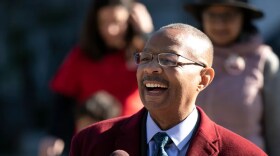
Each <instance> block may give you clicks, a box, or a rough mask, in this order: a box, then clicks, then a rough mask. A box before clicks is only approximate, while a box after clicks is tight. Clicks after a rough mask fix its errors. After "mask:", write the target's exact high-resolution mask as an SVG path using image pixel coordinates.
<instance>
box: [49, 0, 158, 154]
mask: <svg viewBox="0 0 280 156" xmlns="http://www.w3.org/2000/svg"><path fill="white" fill-rule="evenodd" d="M139 15H141V16H139ZM152 30H153V24H152V20H151V17H150V15H149V13H148V11H147V9H146V8H145V6H143V5H142V4H141V3H138V2H134V1H121V0H94V1H93V3H92V5H91V6H90V8H89V12H88V15H87V17H86V20H85V23H84V26H83V28H82V32H81V37H80V42H79V44H78V45H76V46H75V47H74V48H73V49H72V51H71V52H70V53H69V54H68V56H67V57H66V58H65V60H64V62H63V64H62V65H61V67H60V68H59V70H58V71H57V73H56V74H55V76H54V78H53V79H52V81H51V85H50V87H51V90H52V91H53V92H54V93H56V95H57V97H56V101H57V102H56V103H55V105H54V108H55V109H54V112H53V114H54V120H53V121H54V122H53V126H51V127H52V128H51V134H52V135H54V136H56V137H58V138H62V140H64V142H65V143H66V151H67V150H68V147H69V146H68V145H69V143H70V140H71V137H72V135H73V134H74V133H75V130H74V129H75V127H76V125H75V122H74V121H75V119H74V111H75V110H74V109H76V110H77V109H80V108H83V109H85V108H86V107H84V104H85V103H87V101H88V100H89V99H91V100H92V99H97V98H92V97H94V96H95V94H96V93H99V92H100V91H105V92H106V93H107V94H109V95H111V96H112V97H114V98H115V99H116V101H118V102H116V103H115V104H119V105H118V106H117V107H119V108H120V112H119V114H114V115H115V116H116V115H117V116H123V115H130V114H133V113H135V112H136V111H138V110H139V109H140V108H142V107H143V105H142V103H141V101H140V98H139V95H138V89H137V81H136V68H135V67H136V66H135V64H134V62H133V59H132V58H133V57H132V56H133V51H134V50H135V49H142V47H143V46H144V40H145V36H146V35H147V34H148V33H150V32H151V31H152ZM98 102H100V101H98ZM101 102H102V100H101ZM107 109H108V108H107ZM109 117H112V116H109ZM101 119H102V118H99V119H97V120H101ZM93 120H96V119H93ZM76 128H77V127H76Z"/></svg>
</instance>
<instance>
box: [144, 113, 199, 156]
mask: <svg viewBox="0 0 280 156" xmlns="http://www.w3.org/2000/svg"><path fill="white" fill-rule="evenodd" d="M197 120H198V112H197V109H196V108H194V109H193V111H192V113H191V114H190V115H189V116H188V117H187V118H186V119H185V120H183V121H182V122H180V123H179V124H178V125H176V126H174V127H172V128H170V129H168V130H166V131H163V130H161V129H160V128H159V127H158V126H157V124H156V123H155V122H154V121H153V119H152V118H151V116H150V113H148V116H147V121H146V132H147V144H149V148H148V151H147V152H148V156H152V153H153V151H154V150H155V143H154V141H153V140H152V139H153V136H154V135H155V134H156V133H157V132H166V133H167V134H168V136H169V137H170V138H171V140H172V141H173V143H171V144H169V145H167V149H166V152H167V154H168V156H185V155H186V152H187V150H188V146H189V142H190V139H191V137H192V134H193V131H194V129H195V125H196V123H197Z"/></svg>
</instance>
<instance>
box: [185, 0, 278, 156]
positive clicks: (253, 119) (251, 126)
mask: <svg viewBox="0 0 280 156" xmlns="http://www.w3.org/2000/svg"><path fill="white" fill-rule="evenodd" d="M185 9H186V10H187V11H189V12H190V13H191V14H192V15H194V17H195V18H196V19H197V20H198V22H199V23H200V24H201V29H202V30H203V31H204V32H205V33H206V34H207V35H208V36H209V38H210V39H211V40H212V42H213V44H214V62H213V68H214V69H215V71H216V78H215V79H214V80H213V82H212V84H211V85H210V86H209V87H208V88H207V89H206V90H205V91H204V92H202V93H201V94H200V95H199V96H198V101H197V104H198V105H200V106H201V107H202V108H203V109H204V110H205V112H206V113H207V114H208V115H209V116H210V117H211V119H213V120H214V121H215V122H217V123H218V124H220V125H222V126H224V127H226V128H228V129H230V130H232V131H234V132H236V133H238V134H240V135H241V136H243V137H245V138H247V139H248V140H250V141H252V142H253V143H255V144H256V145H258V146H259V147H260V148H262V149H264V150H265V151H266V152H267V153H268V155H270V156H275V155H279V153H280V148H279V147H280V133H279V132H280V120H279V118H280V96H279V95H278V94H279V90H280V84H279V83H280V75H279V59H278V57H277V56H276V55H275V53H274V52H273V51H272V49H271V48H270V47H269V46H268V45H265V44H264V43H263V39H262V36H260V33H259V32H258V29H257V28H256V27H255V26H254V25H253V20H255V19H260V18H262V17H263V12H262V11H261V10H259V9H257V8H255V7H254V6H252V5H251V4H249V3H248V2H247V0H195V2H193V3H188V4H186V5H185Z"/></svg>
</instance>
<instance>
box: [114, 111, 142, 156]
mask: <svg viewBox="0 0 280 156" xmlns="http://www.w3.org/2000/svg"><path fill="white" fill-rule="evenodd" d="M146 114H147V111H146V110H145V109H144V108H143V109H142V110H140V111H139V112H138V113H137V114H135V115H133V116H131V117H130V118H129V120H128V121H127V122H126V123H125V124H123V125H121V126H120V132H119V134H118V135H117V138H116V141H115V149H120V150H124V151H126V152H127V153H128V154H130V155H133V156H140V155H141V153H142V152H141V150H143V148H142V147H141V146H142V145H141V144H143V141H144V140H143V138H145V137H146V136H142V135H143V134H142V133H143V132H142V129H143V127H142V125H143V124H142V123H143V120H144V119H145V118H146V117H145V115H146Z"/></svg>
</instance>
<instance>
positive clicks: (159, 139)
mask: <svg viewBox="0 0 280 156" xmlns="http://www.w3.org/2000/svg"><path fill="white" fill-rule="evenodd" d="M153 139H154V141H155V143H156V149H155V151H154V153H153V156H168V155H167V153H166V151H165V150H164V147H165V145H167V144H168V143H169V142H170V141H171V139H170V138H169V136H168V135H167V134H166V133H165V132H158V133H157V134H155V135H154V137H153Z"/></svg>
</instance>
